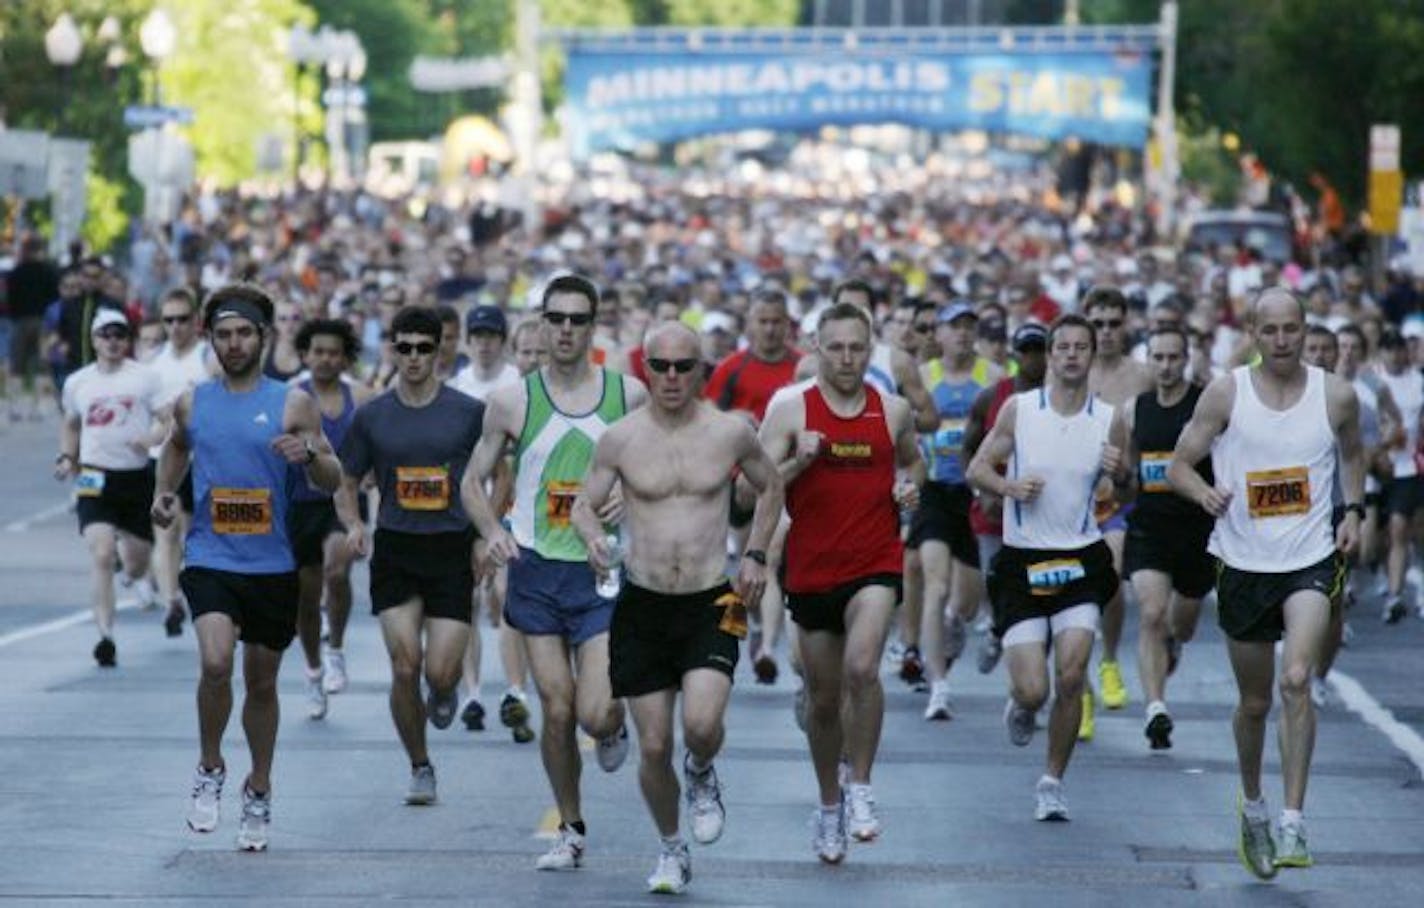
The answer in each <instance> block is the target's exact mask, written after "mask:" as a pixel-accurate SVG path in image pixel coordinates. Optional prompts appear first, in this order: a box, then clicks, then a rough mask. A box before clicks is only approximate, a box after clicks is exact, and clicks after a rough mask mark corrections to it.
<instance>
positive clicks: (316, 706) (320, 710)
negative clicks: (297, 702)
mask: <svg viewBox="0 0 1424 908" xmlns="http://www.w3.org/2000/svg"><path fill="white" fill-rule="evenodd" d="M305 686H306V692H307V718H308V719H321V718H325V716H326V688H325V687H324V686H323V685H322V673H321V671H320V670H318V671H317V673H316V674H315V675H313V674H312V673H311V672H310V670H309V671H308V672H307V680H306V684H305Z"/></svg>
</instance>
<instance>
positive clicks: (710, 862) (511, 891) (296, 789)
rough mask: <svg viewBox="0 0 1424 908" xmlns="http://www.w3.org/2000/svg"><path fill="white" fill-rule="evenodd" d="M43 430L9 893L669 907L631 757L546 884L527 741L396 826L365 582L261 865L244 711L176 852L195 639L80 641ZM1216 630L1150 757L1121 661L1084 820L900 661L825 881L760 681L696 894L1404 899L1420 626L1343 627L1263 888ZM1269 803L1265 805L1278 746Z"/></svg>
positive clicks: (17, 462) (1131, 900)
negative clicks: (1040, 818) (1247, 834)
mask: <svg viewBox="0 0 1424 908" xmlns="http://www.w3.org/2000/svg"><path fill="white" fill-rule="evenodd" d="M55 431H56V427H55V425H54V423H53V422H49V423H45V424H43V425H38V426H35V425H28V424H25V425H19V426H8V427H4V428H0V455H3V456H0V464H3V468H0V901H4V902H7V903H14V904H24V905H33V904H44V905H82V904H89V903H94V902H103V903H105V904H118V905H126V904H127V905H187V904H192V905H227V904H248V903H251V904H257V903H260V904H263V905H310V904H318V903H325V904H341V905H358V904H374V903H378V902H381V903H386V902H391V903H398V904H453V903H459V904H464V905H469V904H476V905H625V904H644V903H648V902H653V901H660V900H664V899H659V898H658V897H654V896H647V895H644V894H643V892H642V890H643V879H644V877H645V876H646V875H647V874H648V873H649V872H650V871H651V869H652V865H653V861H654V858H655V855H656V837H655V834H654V832H653V828H652V824H651V821H650V820H649V819H648V817H647V814H646V811H645V809H644V807H643V804H642V801H641V797H640V795H639V793H638V785H637V773H636V766H635V763H634V761H635V760H636V752H635V754H634V756H633V757H632V758H631V759H630V762H629V764H628V765H626V766H625V767H624V768H623V769H622V770H620V771H619V772H617V773H615V774H612V775H605V774H603V773H601V772H600V771H599V770H598V769H597V767H596V764H595V763H594V761H593V760H592V759H591V754H589V755H588V756H589V757H590V759H588V760H587V761H586V763H587V768H586V771H585V774H584V799H585V816H586V817H587V820H588V823H589V828H590V836H589V852H588V856H587V861H586V863H585V867H584V869H582V870H580V871H578V872H575V873H569V874H546V873H538V872H536V871H535V870H534V869H533V861H534V859H535V857H536V856H537V855H538V854H540V853H541V852H542V851H543V849H544V848H545V847H546V846H545V842H544V841H542V840H541V838H540V836H541V834H543V830H544V829H545V828H546V827H547V821H548V812H549V808H550V805H551V803H552V802H551V799H550V797H549V793H548V788H547V784H546V782H545V780H544V777H543V773H542V770H541V768H540V764H539V758H538V751H537V748H536V747H535V746H534V745H517V744H515V743H513V742H512V741H511V740H510V739H509V737H508V735H507V733H506V732H505V731H504V730H503V729H501V728H498V727H495V728H494V729H493V730H491V731H487V732H484V733H469V732H466V731H464V730H463V729H462V728H461V727H460V726H459V725H458V723H457V725H456V726H455V727H453V728H452V729H450V730H448V731H445V732H432V736H431V740H432V754H433V759H434V761H435V764H436V766H437V769H438V771H439V778H440V802H439V804H438V805H436V806H434V807H430V808H411V807H405V806H403V804H402V796H403V794H404V790H405V785H406V781H407V771H408V770H407V766H406V764H405V762H404V759H403V754H402V752H401V749H400V747H399V745H398V743H397V741H396V737H395V732H394V730H393V728H392V726H391V723H390V719H389V716H388V713H387V710H386V697H385V690H386V683H387V680H388V677H389V675H388V669H387V664H386V662H385V657H384V653H383V650H382V648H381V644H380V640H379V636H378V634H377V632H376V626H375V623H374V621H373V620H372V619H371V617H370V615H369V613H368V610H367V605H366V603H367V600H366V597H365V595H364V583H365V573H364V570H362V571H360V572H359V575H358V580H357V587H358V591H360V592H359V594H358V604H357V617H356V619H355V621H354V623H353V627H352V631H351V634H350V637H349V642H348V653H349V656H348V659H349V664H350V670H351V675H352V685H351V687H350V689H349V690H348V691H347V692H345V693H343V694H341V695H339V696H338V697H335V698H333V701H332V706H331V711H330V714H329V716H328V717H327V719H326V720H324V721H321V722H312V721H309V720H307V719H306V718H305V712H304V709H303V704H302V701H301V688H300V671H299V668H298V661H299V659H298V657H297V656H296V655H295V653H291V654H289V655H288V658H287V664H286V668H285V671H284V674H283V678H282V696H283V707H284V715H283V718H282V729H281V734H280V737H279V740H278V751H277V766H276V770H275V775H274V785H275V789H274V790H275V801H274V819H273V827H272V837H271V838H272V843H271V850H270V851H269V852H267V853H266V854H261V855H251V854H242V853H238V852H237V851H235V850H234V848H233V835H234V834H235V831H236V822H235V821H236V814H237V798H236V793H237V790H238V784H237V782H238V780H240V777H241V774H242V772H243V771H244V770H245V768H246V765H247V757H246V751H245V746H244V745H243V742H242V738H241V731H240V723H239V722H238V720H237V718H236V717H234V721H233V723H232V725H231V727H230V729H229V733H228V738H227V742H226V745H225V751H226V755H227V759H228V761H229V766H230V769H231V773H230V776H231V777H232V781H230V784H229V786H228V792H227V797H226V798H225V801H224V808H225V811H224V819H223V825H222V826H221V827H220V829H219V830H218V831H217V832H216V833H214V834H212V835H208V836H198V835H194V834H192V833H189V832H188V831H187V830H186V828H185V827H184V823H183V817H184V811H185V807H186V799H187V795H188V786H189V783H190V778H191V772H192V768H193V765H194V763H195V760H196V755H197V743H196V741H197V731H196V719H195V713H194V707H193V690H194V682H195V679H196V673H197V665H196V658H195V650H194V645H193V638H192V636H191V634H190V633H185V635H184V636H183V637H182V638H181V639H179V640H167V639H165V638H164V637H163V633H162V629H161V626H160V620H161V615H160V614H159V613H142V612H137V611H127V612H124V613H123V614H122V616H121V618H120V621H119V627H118V645H119V668H117V669H114V670H109V671H101V670H100V669H98V668H96V667H95V665H94V663H93V661H92V659H91V658H90V655H89V652H90V649H91V647H92V645H93V641H94V637H93V631H92V628H91V627H90V626H89V625H88V624H87V623H84V622H83V621H82V620H80V619H79V618H74V619H71V620H68V622H67V623H66V619H69V616H73V615H76V614H78V613H80V612H81V611H82V610H83V609H84V608H85V607H86V604H87V603H86V597H87V592H86V591H87V588H88V578H87V571H86V559H85V554H84V550H83V547H82V544H81V541H80V539H79V538H78V536H77V534H76V532H75V527H74V523H73V517H72V515H70V514H69V513H67V511H66V507H65V501H66V493H65V491H64V490H63V489H62V488H60V487H59V486H58V485H57V484H56V483H54V482H53V480H51V479H50V478H49V470H50V462H51V459H52V457H53V453H54V450H55V447H54V435H55ZM1213 622H1214V615H1212V614H1211V613H1207V614H1206V615H1204V617H1203V625H1202V632H1201V634H1200V635H1199V637H1198V640H1197V642H1194V643H1193V644H1191V645H1190V646H1189V647H1188V648H1187V652H1186V656H1185V659H1184V661H1183V665H1182V668H1181V670H1180V671H1179V673H1178V675H1177V676H1176V677H1174V679H1173V680H1172V683H1171V686H1170V688H1169V700H1170V702H1171V704H1172V707H1173V715H1174V717H1175V719H1176V721H1177V733H1176V735H1175V739H1176V743H1177V746H1176V748H1175V749H1174V750H1172V751H1170V752H1169V753H1167V754H1155V755H1153V754H1149V752H1148V750H1147V745H1146V742H1145V740H1144V739H1143V737H1142V701H1141V695H1140V692H1139V691H1138V689H1137V688H1136V669H1135V666H1134V665H1133V664H1132V659H1131V657H1130V653H1131V650H1132V645H1131V643H1130V641H1129V642H1128V643H1127V644H1125V646H1124V654H1125V656H1126V658H1125V666H1124V667H1125V670H1126V675H1127V678H1128V683H1129V687H1130V689H1131V690H1132V692H1133V700H1132V702H1131V703H1129V705H1128V707H1127V708H1126V709H1123V710H1121V711H1118V712H1112V713H1108V712H1105V711H1101V710H1100V712H1099V718H1098V733H1097V737H1096V739H1095V740H1094V741H1093V742H1092V743H1090V744H1086V745H1081V746H1080V747H1079V749H1078V752H1077V754H1076V755H1075V758H1074V761H1073V765H1072V767H1071V768H1070V771H1069V774H1068V779H1067V789H1066V791H1067V795H1068V798H1069V802H1070V805H1071V807H1072V810H1073V821H1072V822H1071V823H1068V824H1039V823H1035V822H1034V821H1033V819H1032V811H1033V785H1034V781H1035V780H1036V779H1037V777H1038V775H1039V773H1040V772H1041V767H1042V759H1043V750H1042V748H1043V737H1042V735H1040V736H1039V737H1038V738H1037V739H1036V740H1035V741H1034V744H1033V746H1031V747H1029V748H1026V749H1018V748H1014V747H1011V746H1010V745H1009V744H1008V742H1007V740H1006V739H1005V735H1004V730H1003V727H1002V724H1001V722H1000V714H1001V710H1002V704H1003V698H1004V689H1005V682H1004V678H1003V674H1002V669H1000V670H999V671H998V672H996V673H995V674H994V675H991V676H988V677H984V676H980V675H978V674H977V673H975V672H974V671H973V667H972V665H970V664H964V665H961V666H958V667H956V669H955V672H954V674H953V675H952V676H951V677H952V681H953V685H954V688H955V703H956V707H957V715H956V718H955V719H954V720H953V721H951V722H947V723H934V724H929V723H926V722H924V721H923V720H922V719H921V718H920V712H921V710H922V708H923V695H920V694H914V693H912V692H910V691H909V690H907V689H906V688H905V687H904V686H903V685H902V684H900V683H899V682H898V681H897V680H894V679H893V678H891V677H889V673H888V666H887V677H886V689H887V717H886V724H885V734H884V743H883V746H882V750H881V755H880V760H879V763H878V766H877V772H876V774H875V779H874V781H875V787H876V793H877V797H878V799H879V802H880V805H881V810H882V816H883V820H884V824H885V835H884V836H883V838H882V839H881V840H880V841H879V842H877V843H875V844H873V845H862V846H856V847H854V848H853V849H852V851H851V853H850V857H849V859H848V860H847V862H846V863H845V864H844V865H842V866H840V867H835V868H828V867H823V866H821V865H820V864H819V863H818V862H817V861H816V859H815V858H814V856H813V855H812V853H811V850H810V833H809V827H808V819H809V817H810V814H811V808H812V805H813V804H814V802H815V786H814V783H813V778H812V774H811V770H810V764H809V760H808V757H807V753H806V745H805V740H804V738H803V737H802V735H801V734H800V733H799V732H798V730H797V728H796V726H795V724H794V722H793V721H792V717H791V699H792V691H793V687H792V684H791V682H790V680H789V676H788V675H787V674H786V673H784V672H783V676H782V680H781V681H780V682H779V683H778V684H777V685H775V686H771V687H765V686H758V685H756V684H754V683H752V681H751V678H750V673H749V672H748V671H747V669H746V667H745V666H744V667H743V668H742V669H740V672H741V674H740V675H739V678H738V684H737V687H736V691H735V694H734V696H733V700H732V705H731V710H730V714H729V717H728V725H729V727H728V733H727V745H726V749H725V751H724V753H723V755H722V757H721V759H720V760H719V761H718V764H717V765H718V770H719V773H720V776H721V779H722V782H723V785H724V788H725V792H724V799H725V802H726V805H727V812H728V818H727V827H726V834H725V835H724V837H723V839H722V841H720V842H719V843H717V844H716V845H714V846H711V847H706V848H700V847H697V846H694V851H693V871H694V879H693V884H692V889H691V892H690V893H689V894H688V896H686V898H687V900H689V901H692V902H696V903H698V904H711V905H808V906H809V905H855V906H859V908H870V906H879V905H896V906H902V905H906V906H908V905H921V904H924V905H930V904H933V905H936V906H941V905H944V904H955V905H1033V906H1045V905H1055V906H1056V905H1094V906H1097V905H1143V904H1153V905H1179V904H1182V905H1185V904H1208V905H1271V906H1275V905H1370V904H1394V905H1408V904H1418V899H1419V893H1420V891H1424V846H1421V842H1424V819H1421V818H1424V789H1421V784H1420V782H1421V779H1420V769H1419V766H1418V765H1417V764H1416V763H1415V762H1413V761H1412V760H1411V758H1410V756H1409V753H1410V748H1416V749H1418V748H1419V746H1420V745H1419V733H1420V731H1421V727H1424V657H1421V655H1420V653H1421V652H1424V621H1421V620H1420V619H1419V618H1417V617H1415V616H1413V615H1411V617H1410V618H1409V619H1408V620H1407V621H1406V622H1405V623H1403V624H1402V625H1399V626H1395V627H1389V628H1386V627H1384V626H1382V625H1380V623H1379V622H1378V620H1377V617H1376V614H1375V611H1374V609H1373V608H1369V609H1368V610H1366V609H1365V608H1364V607H1363V606H1362V607H1361V610H1360V611H1359V613H1358V614H1356V615H1355V616H1354V620H1353V624H1354V627H1355V630H1356V636H1355V641H1354V644H1353V646H1352V647H1351V648H1350V649H1348V650H1347V651H1346V652H1345V653H1344V654H1343V655H1342V657H1341V659H1340V662H1339V669H1340V670H1341V671H1342V672H1343V673H1344V675H1346V676H1348V677H1337V678H1336V679H1335V683H1334V685H1333V687H1332V697H1331V702H1330V703H1329V704H1328V705H1327V707H1326V708H1325V709H1324V710H1323V711H1322V713H1321V719H1320V727H1319V741H1318V746H1317V751H1316V760H1315V770H1314V774H1313V777H1312V785H1311V788H1310V794H1309V800H1308V803H1307V810H1306V815H1307V818H1308V821H1309V828H1310V833H1311V843H1312V847H1313V850H1314V853H1315V856H1316V860H1317V866H1316V867H1315V868H1314V869H1311V870H1306V871H1285V872H1282V873H1281V874H1280V875H1279V876H1278V877H1277V878H1276V880H1275V881H1273V882H1269V883H1262V882H1258V881H1256V880H1255V879H1254V878H1252V877H1250V876H1249V875H1248V874H1247V873H1246V872H1245V871H1244V870H1243V869H1242V868H1241V867H1240V865H1239V864H1238V863H1237V861H1236V857H1235V853H1234V834H1235V820H1234V798H1235V791H1236V776H1235V764H1234V757H1233V748H1232V742H1231V734H1230V712H1231V707H1232V704H1233V702H1234V686H1233V684H1232V681H1231V677H1230V673H1229V670H1228V667H1227V664H1226V660H1225V653H1224V649H1223V646H1222V643H1221V637H1220V634H1219V633H1218V632H1217V631H1216V630H1215V627H1214V623H1213ZM1129 623H1131V622H1129ZM45 625H49V627H50V629H48V630H44V627H43V626H45ZM37 629H38V631H42V632H37ZM492 636H493V635H487V647H486V649H487V656H486V660H485V661H486V664H487V665H488V666H491V667H493V666H495V665H497V660H496V659H495V658H494V652H493V646H492ZM488 671H489V669H487V673H488ZM487 676H488V674H487ZM494 689H495V686H494V685H493V684H492V683H490V684H489V685H488V687H487V691H488V692H493V691H494ZM487 697H488V694H487ZM487 705H491V706H492V705H493V704H492V703H490V702H488V700H487ZM1361 712H1363V713H1365V714H1366V715H1367V716H1368V720H1367V719H1366V718H1363V717H1362V716H1361V714H1360V713H1361ZM1391 722H1393V723H1394V724H1391ZM1391 736H1392V737H1391ZM1272 741H1273V736H1272ZM1269 750H1274V744H1273V743H1272V744H1271V746H1270V748H1269ZM1414 759H1419V760H1424V754H1420V753H1418V752H1416V753H1415V754H1414ZM1267 792H1268V797H1269V799H1270V802H1271V804H1272V808H1273V810H1278V809H1279V806H1280V796H1279V792H1280V783H1279V776H1278V774H1277V771H1276V762H1275V758H1274V755H1273V754H1272V755H1271V758H1270V760H1269V768H1268V788H1267ZM1411 893H1413V894H1412V895H1411Z"/></svg>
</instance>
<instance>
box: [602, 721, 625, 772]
mask: <svg viewBox="0 0 1424 908" xmlns="http://www.w3.org/2000/svg"><path fill="white" fill-rule="evenodd" d="M595 749H596V750H597V756H598V766H599V768H600V769H602V770H603V771H604V772H614V771H616V770H617V769H618V767H620V766H622V765H623V761H624V760H626V759H628V749H629V743H628V723H627V722H624V723H623V724H622V725H620V726H618V730H617V731H615V732H614V733H613V734H611V735H609V736H608V737H606V738H599V739H598V744H597V747H596V748H595Z"/></svg>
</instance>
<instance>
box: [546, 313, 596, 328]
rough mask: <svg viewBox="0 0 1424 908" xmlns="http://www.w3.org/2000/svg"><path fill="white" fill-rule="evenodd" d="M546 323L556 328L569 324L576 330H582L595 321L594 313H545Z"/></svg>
mask: <svg viewBox="0 0 1424 908" xmlns="http://www.w3.org/2000/svg"><path fill="white" fill-rule="evenodd" d="M544 321H546V322H548V323H549V324H551V325H554V326H555V327H557V326H559V325H562V324H563V323H564V322H568V323H569V324H570V325H573V326H574V327H575V328H582V327H583V326H584V325H587V324H589V323H591V322H592V321H593V313H592V312H545V313H544Z"/></svg>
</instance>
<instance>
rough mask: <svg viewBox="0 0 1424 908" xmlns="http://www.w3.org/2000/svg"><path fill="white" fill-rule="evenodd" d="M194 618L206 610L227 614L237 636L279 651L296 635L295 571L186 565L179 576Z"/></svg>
mask: <svg viewBox="0 0 1424 908" xmlns="http://www.w3.org/2000/svg"><path fill="white" fill-rule="evenodd" d="M178 582H179V585H180V586H182V588H183V595H184V596H186V597H187V598H188V609H189V610H190V611H191V612H192V615H193V621H195V622H196V621H197V620H198V619H199V618H201V617H202V616H204V615H206V614H208V613H209V612H217V613H220V614H223V615H227V616H228V617H229V618H231V619H232V623H233V624H235V625H237V627H238V629H239V631H240V634H239V637H238V639H240V640H241V641H242V642H243V643H259V644H261V645H262V646H265V647H267V648H268V649H270V650H274V651H276V652H279V653H280V652H282V651H283V650H285V649H286V648H287V647H288V646H290V645H291V643H292V638H293V637H295V636H296V635H297V572H296V571H288V572H286V573H282V574H238V573H235V572H232V571H219V570H214V569H213V568H203V567H187V568H184V569H183V573H182V574H180V575H179V576H178Z"/></svg>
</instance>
